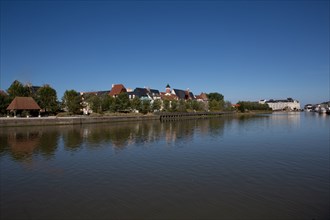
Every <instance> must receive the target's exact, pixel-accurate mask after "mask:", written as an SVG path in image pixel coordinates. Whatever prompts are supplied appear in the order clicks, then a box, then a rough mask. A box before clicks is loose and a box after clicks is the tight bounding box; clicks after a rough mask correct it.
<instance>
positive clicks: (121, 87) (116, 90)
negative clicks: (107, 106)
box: [109, 84, 127, 96]
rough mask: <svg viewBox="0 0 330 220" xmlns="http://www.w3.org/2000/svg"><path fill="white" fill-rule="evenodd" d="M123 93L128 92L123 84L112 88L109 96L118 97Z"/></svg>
mask: <svg viewBox="0 0 330 220" xmlns="http://www.w3.org/2000/svg"><path fill="white" fill-rule="evenodd" d="M123 92H127V90H126V88H125V86H124V85H123V84H116V85H114V86H113V87H112V89H111V91H110V93H109V95H111V96H116V95H119V94H120V93H123Z"/></svg>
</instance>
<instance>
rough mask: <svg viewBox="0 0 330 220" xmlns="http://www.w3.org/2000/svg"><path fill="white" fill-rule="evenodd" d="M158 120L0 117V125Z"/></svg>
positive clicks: (157, 118) (155, 118)
mask: <svg viewBox="0 0 330 220" xmlns="http://www.w3.org/2000/svg"><path fill="white" fill-rule="evenodd" d="M142 120H143V121H144V120H159V116H158V115H148V116H105V117H44V118H0V127H11V126H44V125H74V124H92V123H109V122H120V121H142Z"/></svg>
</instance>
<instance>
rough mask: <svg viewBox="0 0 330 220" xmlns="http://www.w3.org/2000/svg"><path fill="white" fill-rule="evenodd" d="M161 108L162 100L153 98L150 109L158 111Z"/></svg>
mask: <svg viewBox="0 0 330 220" xmlns="http://www.w3.org/2000/svg"><path fill="white" fill-rule="evenodd" d="M161 108H162V101H161V100H159V99H156V100H154V102H153V103H152V110H153V111H154V112H155V111H159V110H160V109H161Z"/></svg>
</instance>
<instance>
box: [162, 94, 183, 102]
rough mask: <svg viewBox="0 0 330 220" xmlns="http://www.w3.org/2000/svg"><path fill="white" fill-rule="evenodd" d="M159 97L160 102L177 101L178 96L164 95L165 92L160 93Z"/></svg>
mask: <svg viewBox="0 0 330 220" xmlns="http://www.w3.org/2000/svg"><path fill="white" fill-rule="evenodd" d="M160 97H161V99H162V100H169V101H173V100H178V99H179V98H178V96H176V95H174V94H166V93H165V92H161V93H160Z"/></svg>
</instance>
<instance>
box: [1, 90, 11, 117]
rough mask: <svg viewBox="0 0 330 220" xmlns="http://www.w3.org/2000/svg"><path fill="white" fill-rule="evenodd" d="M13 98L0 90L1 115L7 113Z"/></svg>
mask: <svg viewBox="0 0 330 220" xmlns="http://www.w3.org/2000/svg"><path fill="white" fill-rule="evenodd" d="M10 102H11V100H10V98H9V96H8V95H7V94H5V93H4V92H1V91H0V115H6V113H7V107H8V105H9V104H10Z"/></svg>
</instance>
